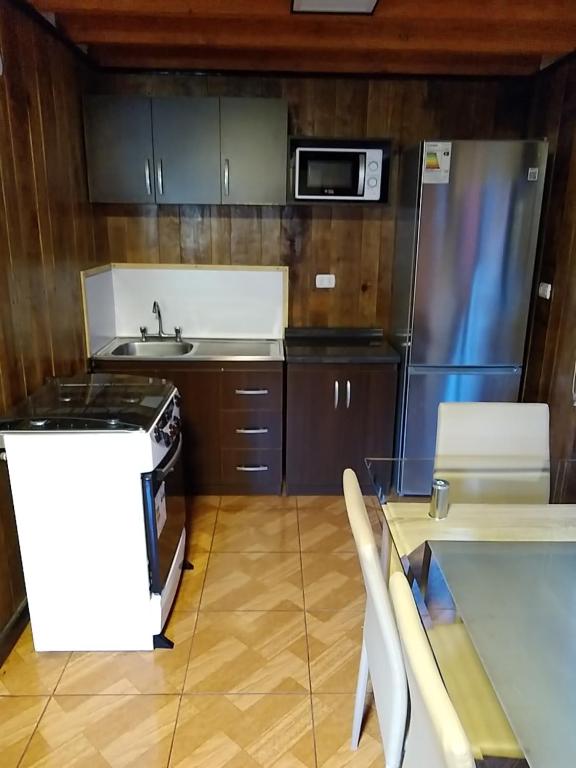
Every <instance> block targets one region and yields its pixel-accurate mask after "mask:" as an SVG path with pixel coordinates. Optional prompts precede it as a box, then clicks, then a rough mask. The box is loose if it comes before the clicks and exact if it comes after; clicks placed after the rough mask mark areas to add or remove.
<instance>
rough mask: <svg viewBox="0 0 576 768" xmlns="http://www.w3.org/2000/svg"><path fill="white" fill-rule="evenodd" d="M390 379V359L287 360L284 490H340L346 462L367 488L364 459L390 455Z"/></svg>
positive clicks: (392, 372)
mask: <svg viewBox="0 0 576 768" xmlns="http://www.w3.org/2000/svg"><path fill="white" fill-rule="evenodd" d="M396 381H397V366H396V364H393V363H374V364H361V365H352V364H343V363H339V364H330V363H292V364H288V366H287V381H286V491H287V493H288V494H291V495H292V494H327V493H330V494H341V493H342V472H343V471H344V470H345V469H346V468H347V467H351V468H352V469H353V470H354V471H355V472H356V474H357V475H358V479H359V480H360V483H361V485H362V488H363V489H364V490H365V491H366V492H371V487H370V481H369V477H368V473H367V470H366V468H365V465H364V459H365V457H367V456H384V457H386V456H392V450H393V443H394V413H395V407H396Z"/></svg>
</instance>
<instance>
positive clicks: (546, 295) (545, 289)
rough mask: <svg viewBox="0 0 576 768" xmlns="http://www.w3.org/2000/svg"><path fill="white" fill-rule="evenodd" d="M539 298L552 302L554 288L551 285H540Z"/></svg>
mask: <svg viewBox="0 0 576 768" xmlns="http://www.w3.org/2000/svg"><path fill="white" fill-rule="evenodd" d="M538 296H540V298H541V299H547V300H548V301H550V297H551V296H552V286H551V285H550V283H540V285H539V286H538Z"/></svg>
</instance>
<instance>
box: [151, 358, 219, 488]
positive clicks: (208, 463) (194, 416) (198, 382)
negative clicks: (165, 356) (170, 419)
mask: <svg viewBox="0 0 576 768" xmlns="http://www.w3.org/2000/svg"><path fill="white" fill-rule="evenodd" d="M162 376H164V378H166V379H168V380H169V381H171V382H172V383H173V384H174V386H175V387H176V388H177V389H178V391H179V392H180V395H181V397H182V404H181V410H182V437H183V440H184V442H183V448H182V452H183V455H182V457H183V468H184V481H185V485H186V489H187V491H188V492H189V493H197V492H199V491H201V492H204V493H214V492H217V490H218V488H219V485H220V479H221V470H220V434H219V418H218V417H219V409H220V375H219V373H218V372H217V371H200V370H197V371H191V370H188V371H182V372H180V371H175V370H169V371H166V370H164V371H163V372H162Z"/></svg>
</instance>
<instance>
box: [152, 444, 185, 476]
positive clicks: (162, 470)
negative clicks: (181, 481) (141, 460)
mask: <svg viewBox="0 0 576 768" xmlns="http://www.w3.org/2000/svg"><path fill="white" fill-rule="evenodd" d="M181 453H182V435H178V447H177V448H176V450H175V451H174V454H173V456H172V458H171V459H170V461H169V462H168V463H167V464H166V466H165V467H162V466H160V467H158V468H157V469H155V470H154V478H155V479H156V481H157V482H158V483H162V482H164V480H165V479H166V478H167V477H168V475H169V474H170V472H173V471H174V467H175V466H176V464H177V463H178V459H179V458H180V454H181Z"/></svg>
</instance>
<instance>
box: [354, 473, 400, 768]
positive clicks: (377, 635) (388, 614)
mask: <svg viewBox="0 0 576 768" xmlns="http://www.w3.org/2000/svg"><path fill="white" fill-rule="evenodd" d="M343 483H344V497H345V499H346V510H347V512H348V519H349V521H350V527H351V528H352V534H353V536H354V541H355V543H356V548H357V550H358V557H359V559H360V566H361V568H362V575H363V577H364V585H365V587H366V616H365V619H364V647H365V650H366V655H367V659H368V670H369V674H370V680H371V682H372V689H373V692H374V700H375V703H376V713H377V715H378V722H379V725H380V733H381V734H382V743H383V746H384V755H385V757H386V766H387V768H398V767H399V766H400V765H401V764H402V750H403V745H404V737H405V734H406V718H407V713H408V688H407V683H406V673H405V670H404V662H403V660H402V649H401V647H400V638H399V637H398V630H397V628H396V622H395V620H394V612H393V610H392V604H391V602H390V596H389V594H388V589H387V587H386V581H385V579H384V574H383V571H382V566H381V564H380V557H379V555H378V549H377V546H376V541H375V539H374V534H373V533H372V527H371V525H370V520H369V519H368V514H367V512H366V505H365V504H364V499H363V497H362V491H361V490H360V486H359V484H358V479H357V477H356V475H355V474H354V472H353V471H352V470H351V469H346V470H345V471H344V477H343Z"/></svg>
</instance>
